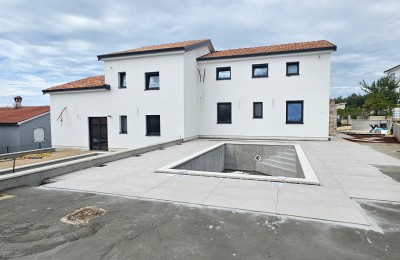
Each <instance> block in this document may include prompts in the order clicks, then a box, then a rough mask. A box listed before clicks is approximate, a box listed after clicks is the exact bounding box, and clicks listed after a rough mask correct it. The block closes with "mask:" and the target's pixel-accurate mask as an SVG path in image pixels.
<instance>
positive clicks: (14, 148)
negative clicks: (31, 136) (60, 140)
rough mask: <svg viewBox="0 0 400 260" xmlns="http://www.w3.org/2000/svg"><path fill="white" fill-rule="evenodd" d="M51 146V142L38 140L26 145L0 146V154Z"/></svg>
mask: <svg viewBox="0 0 400 260" xmlns="http://www.w3.org/2000/svg"><path fill="white" fill-rule="evenodd" d="M44 148H51V142H50V141H47V142H38V143H32V144H27V145H9V146H2V147H0V154H4V153H16V152H22V151H28V150H36V149H44Z"/></svg>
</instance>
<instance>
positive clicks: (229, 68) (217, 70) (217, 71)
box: [216, 67, 232, 80]
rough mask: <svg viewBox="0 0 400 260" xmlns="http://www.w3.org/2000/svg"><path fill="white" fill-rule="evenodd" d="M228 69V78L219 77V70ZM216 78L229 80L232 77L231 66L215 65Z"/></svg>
mask: <svg viewBox="0 0 400 260" xmlns="http://www.w3.org/2000/svg"><path fill="white" fill-rule="evenodd" d="M228 70H229V78H220V77H219V72H222V71H228ZM216 73H217V74H216V80H231V79H232V69H231V67H217V68H216Z"/></svg>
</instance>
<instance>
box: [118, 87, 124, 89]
mask: <svg viewBox="0 0 400 260" xmlns="http://www.w3.org/2000/svg"><path fill="white" fill-rule="evenodd" d="M118 89H126V87H118Z"/></svg>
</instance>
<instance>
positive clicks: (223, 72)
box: [218, 70, 231, 79]
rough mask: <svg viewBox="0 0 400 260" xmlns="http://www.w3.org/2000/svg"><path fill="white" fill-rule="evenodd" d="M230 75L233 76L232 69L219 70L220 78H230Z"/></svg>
mask: <svg viewBox="0 0 400 260" xmlns="http://www.w3.org/2000/svg"><path fill="white" fill-rule="evenodd" d="M230 77H231V71H230V70H221V71H218V78H219V79H229V78H230Z"/></svg>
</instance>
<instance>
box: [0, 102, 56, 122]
mask: <svg viewBox="0 0 400 260" xmlns="http://www.w3.org/2000/svg"><path fill="white" fill-rule="evenodd" d="M49 111H50V106H35V107H20V108H12V107H0V124H18V123H19V122H22V121H25V120H28V119H31V118H33V117H36V116H39V115H42V114H45V113H47V112H49Z"/></svg>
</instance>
